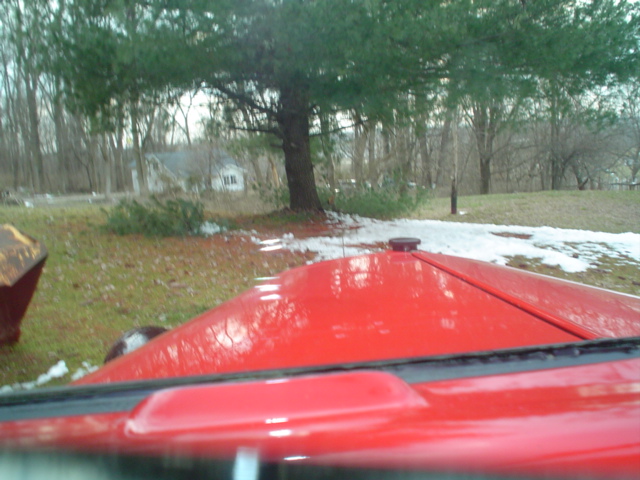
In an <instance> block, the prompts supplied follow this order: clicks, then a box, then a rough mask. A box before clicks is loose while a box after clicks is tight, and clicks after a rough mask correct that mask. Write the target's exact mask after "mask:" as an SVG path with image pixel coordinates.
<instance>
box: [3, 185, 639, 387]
mask: <svg viewBox="0 0 640 480" xmlns="http://www.w3.org/2000/svg"><path fill="white" fill-rule="evenodd" d="M459 208H460V209H461V210H464V211H466V212H467V214H466V215H458V216H455V217H452V216H451V215H450V214H449V203H448V199H442V198H440V199H434V200H431V201H430V202H428V203H426V204H424V205H423V206H422V207H421V208H420V209H419V210H418V211H417V213H416V214H415V215H414V216H415V217H417V218H432V219H441V220H451V221H462V222H478V223H496V224H513V225H530V226H540V225H549V226H555V227H564V228H579V229H587V230H599V231H608V232H626V231H633V232H640V192H545V193H535V194H515V195H491V196H474V197H460V199H459ZM208 214H209V215H212V214H213V212H211V211H209V212H208ZM233 221H234V222H235V223H236V224H237V225H238V226H239V227H240V228H243V229H247V230H252V229H257V230H259V231H261V232H263V233H264V232H272V233H273V235H274V236H280V235H281V234H282V233H283V232H294V233H295V235H296V236H298V235H299V234H303V233H304V232H305V231H306V232H307V233H313V234H320V233H326V228H327V227H326V225H325V224H324V223H323V222H322V221H321V219H319V218H318V217H316V216H308V215H299V214H292V213H290V212H289V213H288V212H278V213H276V214H272V215H267V216H253V217H237V218H235V219H234V220H233ZM105 222H106V216H105V215H104V213H102V212H101V210H100V207H98V206H91V205H87V206H75V207H43V208H35V209H27V208H22V207H0V223H11V224H13V225H15V226H16V227H18V228H19V229H20V230H22V231H24V232H25V233H28V234H29V235H31V236H33V237H35V238H37V239H38V240H40V241H41V242H43V243H44V244H45V245H46V247H47V249H48V251H49V258H48V260H47V263H46V266H45V270H44V272H43V275H42V277H41V280H40V284H39V286H38V289H37V291H36V294H35V296H34V299H33V301H32V304H31V306H30V307H29V310H28V311H27V315H26V316H25V319H24V321H23V328H22V338H21V340H20V342H18V343H17V344H16V345H14V346H11V347H0V386H1V385H10V384H14V383H16V382H27V381H33V380H35V379H36V378H37V377H38V375H40V374H42V373H44V372H46V371H47V370H48V368H49V367H51V366H52V365H54V364H56V363H57V362H58V361H59V360H65V361H66V363H67V366H68V368H69V370H70V372H71V373H73V372H75V371H76V369H78V368H80V367H81V366H82V362H85V361H88V362H89V363H91V364H92V365H100V364H101V363H102V359H103V357H104V355H105V353H106V352H107V350H108V348H109V346H110V345H111V343H112V342H113V341H114V340H116V339H117V338H118V337H119V336H120V335H121V333H122V332H124V331H126V330H128V329H130V328H133V327H134V326H142V325H149V324H153V325H164V326H167V327H173V326H176V325H179V324H181V323H183V322H185V321H187V320H189V319H191V318H193V317H194V316H196V315H198V314H199V313H201V312H203V311H205V310H207V309H209V308H212V307H214V306H216V305H218V304H219V303H221V302H223V301H225V300H227V299H229V298H232V297H233V296H235V295H237V294H238V293H240V292H241V291H243V290H246V289H247V288H250V287H251V286H252V285H254V284H255V279H256V278H258V277H264V276H269V275H273V274H275V273H277V272H280V271H282V270H285V269H287V268H290V267H292V266H296V265H301V264H303V263H305V262H306V261H307V260H308V257H306V256H304V255H303V254H293V253H290V252H285V251H279V252H272V253H270V254H265V253H264V252H259V250H258V248H257V246H256V245H253V244H252V243H251V242H250V241H248V240H247V238H246V237H245V238H243V237H242V236H238V235H229V236H225V235H216V236H213V237H210V238H200V237H184V238H167V239H156V238H146V237H144V236H142V235H132V236H118V235H115V234H112V233H108V232H107V231H106V230H105V229H104V228H103V225H104V224H105ZM638 248H640V245H639V246H638ZM629 260H630V259H629ZM595 263H596V264H595V265H593V268H592V269H590V270H588V271H587V272H583V273H577V274H568V273H566V272H563V271H562V270H560V269H558V268H553V267H550V266H546V265H543V264H539V263H537V262H535V261H532V260H529V259H518V258H514V259H512V261H511V264H512V265H514V266H516V267H520V268H526V269H528V270H530V271H537V272H540V273H545V274H549V275H554V276H558V277H562V278H567V279H570V280H574V281H578V282H582V283H588V284H592V285H596V286H600V287H604V288H609V289H613V290H618V291H622V292H626V293H632V294H635V295H639V294H640V274H639V271H640V264H638V262H634V261H631V260H630V261H623V260H621V259H616V258H611V257H604V256H603V257H601V258H600V259H599V260H598V261H597V262H595ZM68 380H69V375H67V376H66V377H65V378H64V379H62V380H60V381H58V382H57V383H64V382H66V381H68ZM52 384H55V383H52Z"/></svg>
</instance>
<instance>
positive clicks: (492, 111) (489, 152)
mask: <svg viewBox="0 0 640 480" xmlns="http://www.w3.org/2000/svg"><path fill="white" fill-rule="evenodd" d="M498 116H499V109H498V107H485V106H483V105H477V104H476V105H474V107H473V119H472V122H471V123H472V126H473V133H474V135H475V137H476V146H477V148H478V159H479V163H480V193H481V194H482V195H487V194H488V193H490V191H491V160H492V158H493V142H494V140H495V137H496V133H497V127H498V125H497V119H498Z"/></svg>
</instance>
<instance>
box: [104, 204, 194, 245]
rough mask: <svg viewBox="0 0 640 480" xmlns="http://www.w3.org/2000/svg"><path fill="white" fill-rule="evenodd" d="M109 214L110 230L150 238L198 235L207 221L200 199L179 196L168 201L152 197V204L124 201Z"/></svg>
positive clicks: (107, 225) (119, 233) (107, 227)
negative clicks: (192, 199)
mask: <svg viewBox="0 0 640 480" xmlns="http://www.w3.org/2000/svg"><path fill="white" fill-rule="evenodd" d="M105 213H106V214H107V224H106V226H105V227H106V229H107V230H108V231H110V232H113V233H116V234H118V235H128V234H134V233H139V234H143V235H146V236H149V237H171V236H184V235H193V234H197V233H198V232H199V231H200V227H201V226H202V224H203V223H204V207H203V205H202V203H200V202H192V201H189V200H183V199H175V200H166V201H165V202H164V203H163V202H161V201H160V200H158V199H157V198H155V197H151V200H150V202H149V203H144V204H143V203H140V202H137V201H136V200H122V201H121V202H120V203H119V204H118V205H116V206H115V207H114V208H113V209H112V210H111V211H109V212H105Z"/></svg>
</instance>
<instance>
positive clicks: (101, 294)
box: [0, 207, 304, 385]
mask: <svg viewBox="0 0 640 480" xmlns="http://www.w3.org/2000/svg"><path fill="white" fill-rule="evenodd" d="M0 218H1V219H2V220H1V221H2V223H11V224H13V225H15V226H16V227H17V228H19V229H20V230H22V231H23V232H27V233H28V234H29V235H31V236H33V237H35V238H37V239H38V240H40V241H41V242H42V243H44V244H45V245H46V247H47V250H48V252H49V257H48V259H47V263H46V265H45V269H44V272H43V274H42V277H41V279H40V283H39V285H38V289H37V291H36V294H35V295H34V299H33V301H32V303H31V305H30V307H29V310H28V311H27V314H26V316H25V318H24V320H23V323H22V337H21V339H20V341H19V342H18V343H17V344H16V345H14V346H11V347H6V346H5V347H0V385H7V384H13V383H15V382H25V381H31V380H34V379H35V378H37V377H38V375H39V374H41V373H44V372H46V371H47V369H48V368H49V367H50V366H52V365H54V364H55V363H57V361H58V360H65V361H66V363H67V366H68V368H69V370H70V371H71V373H73V372H75V370H76V369H77V368H79V367H80V366H81V365H82V362H83V361H88V362H89V363H91V364H92V365H100V364H101V363H102V360H103V358H104V355H105V354H106V352H107V350H108V349H109V346H110V345H111V344H112V343H113V341H115V340H116V339H117V338H118V337H119V336H120V335H121V334H122V333H123V332H124V331H126V330H129V329H131V328H133V327H135V326H142V325H149V324H153V325H162V326H166V327H173V326H176V325H179V324H181V323H183V322H185V321H187V320H189V319H191V318H193V317H194V316H196V315H198V314H199V313H202V312H203V311H205V310H208V309H210V308H212V307H214V306H216V305H218V304H219V303H221V302H223V301H225V300H227V299H229V298H232V297H234V296H235V295H237V294H239V293H240V292H241V291H243V290H246V289H248V288H250V287H251V286H252V285H254V284H255V278H258V277H264V276H268V275H273V274H275V273H277V272H280V271H282V270H284V269H286V268H289V267H291V266H294V265H297V264H301V263H304V260H303V259H302V258H301V259H299V260H298V259H297V257H298V256H299V255H294V254H283V253H281V254H274V255H262V256H260V255H259V254H258V253H257V251H258V249H257V247H256V246H255V245H252V244H251V242H249V241H247V240H246V239H241V238H240V237H235V236H229V237H225V236H224V235H217V236H213V237H210V238H201V237H185V238H167V239H163V240H160V239H153V238H146V237H144V236H142V235H132V236H118V235H115V234H111V233H107V232H106V231H105V230H104V229H103V228H102V225H103V224H104V222H105V216H104V214H103V213H102V212H100V210H99V208H98V207H77V208H61V209H51V208H47V209H42V210H39V209H26V208H19V207H14V208H5V207H0ZM67 381H68V377H67Z"/></svg>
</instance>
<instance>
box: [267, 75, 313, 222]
mask: <svg viewBox="0 0 640 480" xmlns="http://www.w3.org/2000/svg"><path fill="white" fill-rule="evenodd" d="M280 103H281V107H280V111H279V112H278V115H277V121H278V125H279V127H280V133H281V135H282V150H283V151H284V166H285V171H286V172H287V183H288V185H289V207H290V208H291V210H294V211H305V210H306V211H318V212H321V211H322V210H323V209H322V204H321V202H320V197H319V196H318V191H317V190H316V181H315V175H314V172H313V163H312V162H311V144H310V142H309V100H308V97H307V95H306V93H305V92H304V91H303V90H302V89H300V88H296V87H289V88H284V89H283V90H282V91H281V92H280Z"/></svg>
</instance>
